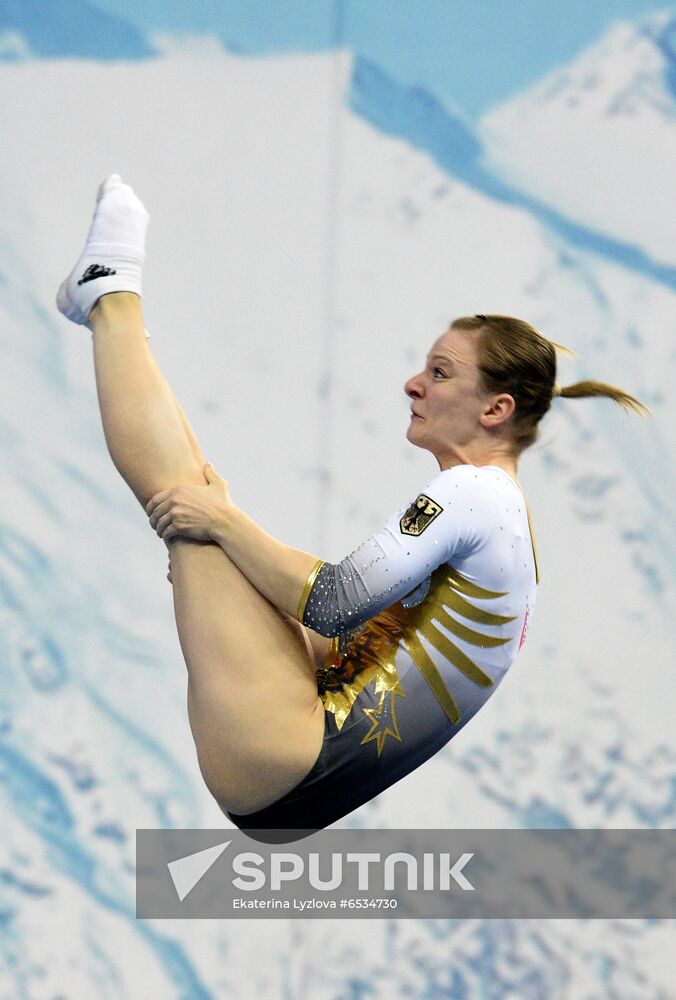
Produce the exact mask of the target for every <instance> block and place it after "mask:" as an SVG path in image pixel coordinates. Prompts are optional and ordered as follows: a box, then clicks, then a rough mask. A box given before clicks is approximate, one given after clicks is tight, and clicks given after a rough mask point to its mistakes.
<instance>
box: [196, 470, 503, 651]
mask: <svg viewBox="0 0 676 1000" xmlns="http://www.w3.org/2000/svg"><path fill="white" fill-rule="evenodd" d="M495 517H496V499H495V494H494V491H493V490H492V488H491V487H490V486H487V484H486V483H485V481H483V482H481V481H479V480H478V479H477V477H476V476H475V475H474V467H473V466H469V465H462V466H456V467H454V468H453V469H447V470H444V471H443V472H440V473H438V474H437V475H436V476H435V477H434V479H432V480H431V481H430V482H429V483H428V484H426V486H425V487H424V488H423V490H422V492H421V493H420V494H418V496H417V497H416V498H415V499H414V500H413V501H412V502H411V503H410V504H408V505H407V506H406V507H402V508H401V509H400V510H397V511H395V512H394V513H393V514H392V515H391V517H390V518H389V519H388V520H387V522H386V524H385V525H384V526H383V527H382V528H381V530H380V531H378V532H377V533H376V534H375V535H373V536H371V538H369V539H367V541H365V542H364V543H363V544H361V545H360V546H359V547H358V548H357V549H355V550H354V551H353V552H352V553H350V555H348V556H345V558H344V559H343V560H342V561H341V562H339V563H330V562H326V561H325V560H322V559H318V558H317V557H316V556H312V555H310V554H309V553H307V552H302V551H300V550H298V549H294V548H291V547H290V546H288V545H284V544H283V543H282V542H279V541H277V539H275V538H273V537H272V536H271V535H269V534H268V533H267V532H266V531H264V530H263V529H262V528H261V527H260V526H259V525H258V524H256V522H255V521H253V520H252V519H251V518H250V517H249V516H248V515H247V514H245V513H244V511H242V510H241V509H240V508H238V507H236V506H235V505H234V504H233V505H230V507H229V510H228V515H227V517H226V518H223V519H221V523H220V525H219V528H218V529H217V530H216V531H215V532H212V536H211V537H212V539H213V541H216V542H218V544H219V545H220V546H221V547H222V548H223V550H224V551H225V552H226V554H227V555H228V556H229V557H230V559H232V561H233V562H234V563H235V565H236V566H237V567H238V568H239V569H240V570H241V571H242V572H243V573H244V575H245V576H246V577H247V578H248V579H249V580H250V581H251V583H253V585H254V586H255V587H256V589H257V590H259V591H260V592H261V593H262V594H263V595H264V596H265V597H267V598H268V600H269V601H271V602H272V603H273V604H274V605H275V606H276V607H278V608H279V609H280V610H281V611H284V612H286V613H287V614H289V615H290V616H292V617H294V618H296V619H297V620H299V621H301V622H303V624H305V625H307V626H308V627H309V628H311V629H313V631H315V632H319V633H320V634H321V635H324V636H336V635H340V634H341V633H344V632H348V631H350V630H351V629H354V628H357V627H359V626H360V625H362V624H363V623H364V622H366V621H368V620H369V619H370V618H373V617H374V616H375V615H377V614H378V613H379V612H380V611H382V610H383V609H384V608H388V607H390V606H391V605H392V604H395V603H396V602H397V601H398V600H400V599H401V598H402V597H405V596H406V595H407V594H409V593H411V591H413V590H414V589H415V588H416V587H417V586H418V585H419V584H420V583H421V582H422V581H423V580H425V579H426V578H427V577H428V576H429V575H430V574H431V573H432V572H433V571H434V570H435V569H436V568H437V567H438V566H440V565H441V564H442V563H444V562H448V560H449V559H450V558H451V556H452V555H453V554H457V553H460V554H468V553H469V552H472V551H475V550H476V549H478V548H479V547H480V546H481V545H482V544H483V543H484V542H485V540H486V539H487V538H488V536H489V534H490V532H491V531H492V529H493V524H494V522H495Z"/></svg>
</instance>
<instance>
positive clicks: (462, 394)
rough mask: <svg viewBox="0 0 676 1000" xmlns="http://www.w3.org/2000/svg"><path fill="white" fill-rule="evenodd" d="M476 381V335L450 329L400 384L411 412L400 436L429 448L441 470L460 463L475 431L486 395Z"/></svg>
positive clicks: (484, 404)
mask: <svg viewBox="0 0 676 1000" xmlns="http://www.w3.org/2000/svg"><path fill="white" fill-rule="evenodd" d="M478 379H479V369H478V366H477V354H476V333H473V332H470V331H467V330H457V329H454V328H452V327H451V328H449V329H448V330H447V331H446V332H445V333H444V334H442V335H441V337H439V339H438V340H436V341H435V343H434V344H433V345H432V347H431V348H430V352H429V354H428V356H427V360H426V364H425V368H424V369H423V371H421V372H420V373H419V374H418V375H414V376H413V377H412V378H410V379H409V380H408V382H407V383H406V385H405V386H404V391H405V392H406V395H407V396H409V397H410V399H411V411H412V413H411V421H410V424H409V426H408V429H407V431H406V437H407V438H408V440H409V441H410V442H411V444H415V445H417V446H418V447H419V448H425V449H426V450H427V451H431V452H432V453H433V454H434V455H435V457H436V458H437V459H438V461H439V464H440V466H441V468H442V469H444V468H449V467H450V465H453V464H455V463H457V462H458V460H460V461H466V460H467V449H468V447H469V449H470V451H471V445H472V443H473V442H474V441H475V439H476V438H477V434H478V433H479V432H480V430H481V422H480V417H481V416H482V414H483V412H484V410H485V408H486V401H487V396H488V394H487V393H485V392H484V391H483V390H481V389H480V388H479V386H478ZM449 460H450V464H449Z"/></svg>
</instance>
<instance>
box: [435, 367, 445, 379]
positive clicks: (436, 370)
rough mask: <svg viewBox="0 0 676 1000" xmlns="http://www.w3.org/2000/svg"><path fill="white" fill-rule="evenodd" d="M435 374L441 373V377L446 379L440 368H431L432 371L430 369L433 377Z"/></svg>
mask: <svg viewBox="0 0 676 1000" xmlns="http://www.w3.org/2000/svg"><path fill="white" fill-rule="evenodd" d="M437 372H441V374H442V376H443V377H444V378H446V373H445V372H443V371H442V370H441V368H433V369H432V374H433V375H436V373H437Z"/></svg>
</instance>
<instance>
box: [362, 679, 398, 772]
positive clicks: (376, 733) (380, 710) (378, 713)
mask: <svg viewBox="0 0 676 1000" xmlns="http://www.w3.org/2000/svg"><path fill="white" fill-rule="evenodd" d="M388 693H389V695H390V697H389V701H388V700H387V695H388ZM397 693H398V692H396V691H388V690H387V689H386V690H384V691H383V692H382V694H381V695H380V704H379V705H378V707H377V708H365V709H364V710H363V711H364V715H368V717H369V718H370V720H371V729H370V730H369V731H368V733H367V734H366V736H365V737H364V739H363V740H362V741H361V744H360V745H361V746H363V745H364V743H369V742H370V741H371V740H376V741H377V747H378V756H379V757H380V755H381V753H382V752H383V744H384V743H385V739H386V737H387V736H393V737H394V738H395V740H399V742H400V743H401V736H400V735H399V726H398V724H397V714H396V712H395V708H394V696H395V694H397ZM401 694H402V695H403V692H401ZM390 721H391V722H392V725H393V726H394V728H393V729H391V728H390ZM381 725H384V727H385V728H384V729H379V728H378V727H379V726H381Z"/></svg>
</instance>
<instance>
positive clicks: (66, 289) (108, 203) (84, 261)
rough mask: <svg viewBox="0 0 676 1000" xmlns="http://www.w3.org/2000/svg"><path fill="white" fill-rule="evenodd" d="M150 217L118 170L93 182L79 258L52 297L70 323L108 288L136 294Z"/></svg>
mask: <svg viewBox="0 0 676 1000" xmlns="http://www.w3.org/2000/svg"><path fill="white" fill-rule="evenodd" d="M149 219H150V215H149V214H148V212H147V211H146V208H145V206H144V205H143V203H142V202H141V200H140V199H139V198H138V197H137V196H136V195H135V194H134V192H133V190H132V189H131V187H130V186H129V185H128V184H123V183H122V179H121V177H120V176H119V174H110V176H109V177H106V179H105V180H104V181H103V183H102V184H101V185H100V186H99V189H98V192H97V196H96V208H95V210H94V218H93V219H92V224H91V226H90V229H89V235H88V236H87V242H86V244H85V248H84V251H83V252H82V256H81V257H80V259H79V260H78V262H77V264H76V265H75V267H74V268H73V270H72V271H71V273H70V274H69V275H68V277H67V278H66V279H65V281H64V282H63V283H62V285H61V287H60V288H59V292H58V295H57V297H56V304H57V307H58V309H59V311H60V312H62V313H63V314H64V316H67V317H68V319H70V320H72V321H73V323H80V324H82V325H86V323H87V320H88V318H89V314H90V312H91V311H92V309H93V308H94V306H95V305H96V303H97V302H98V300H99V299H100V298H101V296H102V295H108V294H109V293H110V292H135V293H136V294H137V295H139V296H140V295H141V267H142V265H143V261H144V259H145V238H146V229H147V228H148V221H149Z"/></svg>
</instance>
